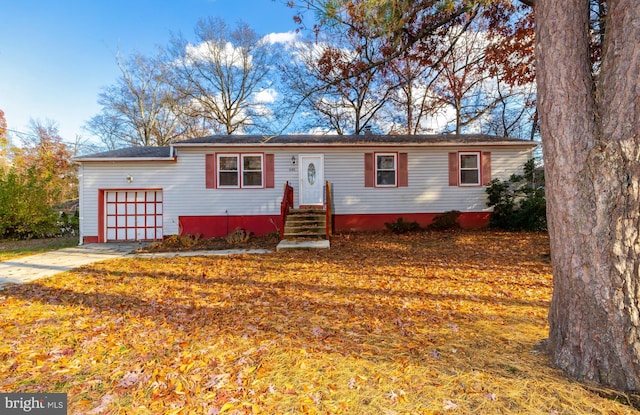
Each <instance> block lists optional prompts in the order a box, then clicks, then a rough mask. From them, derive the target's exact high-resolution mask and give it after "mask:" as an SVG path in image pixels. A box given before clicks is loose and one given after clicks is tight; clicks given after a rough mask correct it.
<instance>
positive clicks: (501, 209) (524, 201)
mask: <svg viewBox="0 0 640 415" xmlns="http://www.w3.org/2000/svg"><path fill="white" fill-rule="evenodd" d="M536 174H537V170H536V168H535V164H534V161H533V159H532V160H529V161H528V162H527V163H526V164H525V166H524V174H523V175H515V174H514V175H512V176H511V177H510V178H509V180H499V179H494V180H492V181H491V182H490V183H489V186H488V187H487V189H486V192H487V195H488V201H487V205H488V206H490V207H493V213H492V214H491V218H490V219H489V226H491V227H494V228H500V229H504V230H514V231H517V230H526V231H540V230H546V229H547V210H546V209H547V207H546V205H547V203H546V199H545V195H544V187H543V186H542V184H543V183H544V181H543V180H544V179H543V178H542V177H536Z"/></svg>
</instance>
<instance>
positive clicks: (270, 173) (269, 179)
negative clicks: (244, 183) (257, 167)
mask: <svg viewBox="0 0 640 415" xmlns="http://www.w3.org/2000/svg"><path fill="white" fill-rule="evenodd" d="M274 170H275V169H274V161H273V154H265V155H264V187H266V188H268V189H273V188H274V187H275V179H274V176H275V174H274Z"/></svg>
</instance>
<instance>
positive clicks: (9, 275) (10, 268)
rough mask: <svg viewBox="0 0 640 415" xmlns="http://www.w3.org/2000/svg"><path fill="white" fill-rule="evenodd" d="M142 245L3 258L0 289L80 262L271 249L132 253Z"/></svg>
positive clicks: (112, 245)
mask: <svg viewBox="0 0 640 415" xmlns="http://www.w3.org/2000/svg"><path fill="white" fill-rule="evenodd" d="M144 246H145V243H108V244H87V245H80V246H76V247H73V248H64V249H59V250H57V251H49V252H44V253H42V254H36V255H30V256H25V257H21V258H17V259H12V260H9V261H3V262H0V290H2V287H3V286H4V285H6V284H11V283H14V284H22V283H25V282H30V281H34V280H37V279H40V278H45V277H49V276H51V275H55V274H57V273H59V272H64V271H69V270H72V269H75V268H78V267H81V266H83V265H87V264H92V263H94V262H99V261H104V260H107V259H115V258H121V257H124V256H135V257H138V258H153V257H165V258H166V257H176V256H204V255H234V254H264V253H268V252H271V251H269V250H267V249H228V250H220V251H189V252H160V253H139V254H138V253H135V251H136V250H138V249H140V248H142V247H144Z"/></svg>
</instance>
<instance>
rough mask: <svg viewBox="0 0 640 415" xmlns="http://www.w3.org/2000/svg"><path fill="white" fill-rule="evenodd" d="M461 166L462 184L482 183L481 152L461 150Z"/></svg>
mask: <svg viewBox="0 0 640 415" xmlns="http://www.w3.org/2000/svg"><path fill="white" fill-rule="evenodd" d="M458 157H459V158H460V159H459V163H458V165H459V166H460V182H459V183H460V185H461V186H478V185H479V184H480V153H479V152H460V153H458Z"/></svg>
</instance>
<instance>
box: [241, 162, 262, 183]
mask: <svg viewBox="0 0 640 415" xmlns="http://www.w3.org/2000/svg"><path fill="white" fill-rule="evenodd" d="M242 187H262V154H242Z"/></svg>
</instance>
